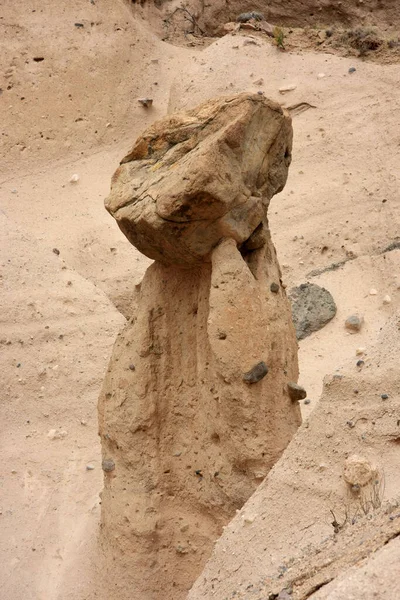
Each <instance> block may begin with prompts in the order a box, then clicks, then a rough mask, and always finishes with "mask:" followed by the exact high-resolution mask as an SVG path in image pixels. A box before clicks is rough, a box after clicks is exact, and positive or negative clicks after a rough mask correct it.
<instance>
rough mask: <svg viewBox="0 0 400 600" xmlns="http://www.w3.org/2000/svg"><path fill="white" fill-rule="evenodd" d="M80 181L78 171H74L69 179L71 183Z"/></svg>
mask: <svg viewBox="0 0 400 600" xmlns="http://www.w3.org/2000/svg"><path fill="white" fill-rule="evenodd" d="M78 181H79V175H78V173H74V174H73V175H72V177H71V179H70V180H69V182H70V183H77V182H78Z"/></svg>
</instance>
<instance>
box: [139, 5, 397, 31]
mask: <svg viewBox="0 0 400 600" xmlns="http://www.w3.org/2000/svg"><path fill="white" fill-rule="evenodd" d="M139 4H140V7H141V9H142V10H141V12H143V6H144V10H145V14H146V16H147V18H149V19H154V18H156V19H157V18H158V19H161V18H165V17H167V18H168V19H171V16H172V18H173V17H174V16H176V15H177V8H176V6H175V5H173V6H172V7H171V6H170V3H169V2H167V0H147V1H146V0H145V1H141V2H140V3H134V6H135V8H136V9H137V7H138V5H139ZM185 7H186V9H187V10H188V11H189V13H188V16H189V15H191V16H192V17H194V21H193V18H191V19H189V18H187V19H186V23H184V20H183V18H182V16H181V15H180V12H179V9H178V16H181V18H182V25H184V26H185V30H186V31H192V30H194V31H195V32H198V31H200V30H197V29H196V27H200V29H201V31H206V32H208V33H213V32H215V31H216V30H217V29H218V26H219V25H221V23H227V22H228V21H235V20H236V19H237V17H238V16H240V15H241V14H242V13H246V12H247V11H251V12H254V11H256V12H257V13H259V14H262V15H263V16H264V17H265V19H266V20H267V21H269V22H270V23H277V24H279V25H287V26H299V27H304V26H306V25H313V24H315V23H325V24H327V25H328V24H329V25H333V24H342V25H347V26H353V27H360V26H365V25H378V26H381V27H385V26H389V27H396V25H397V26H398V25H399V24H400V15H399V11H398V9H397V5H396V2H394V1H393V0H392V1H390V2H384V1H383V0H361V1H360V0H348V1H346V2H330V1H324V2H321V1H320V0H287V1H286V2H282V1H281V0H271V1H269V2H268V3H266V2H265V0H230V1H229V2H226V0H214V1H213V2H205V0H189V1H188V2H185ZM181 10H182V9H181ZM248 14H250V13H248Z"/></svg>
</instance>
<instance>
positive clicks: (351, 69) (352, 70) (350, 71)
mask: <svg viewBox="0 0 400 600" xmlns="http://www.w3.org/2000/svg"><path fill="white" fill-rule="evenodd" d="M356 70H357V69H356V68H355V67H350V69H349V73H355V71H356Z"/></svg>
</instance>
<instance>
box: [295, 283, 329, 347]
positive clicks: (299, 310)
mask: <svg viewBox="0 0 400 600" xmlns="http://www.w3.org/2000/svg"><path fill="white" fill-rule="evenodd" d="M289 298H290V301H291V303H292V315H293V322H294V326H295V328H296V336H297V339H298V340H302V339H304V338H305V337H307V336H308V335H310V334H311V333H313V332H314V331H318V330H319V329H322V327H325V325H326V324H327V323H329V321H331V320H332V319H333V317H334V316H335V315H336V304H335V301H334V299H333V297H332V294H331V293H330V292H328V290H326V289H325V288H323V287H320V286H319V285H316V284H315V283H302V284H301V285H299V286H298V287H295V288H292V289H291V290H290V292H289Z"/></svg>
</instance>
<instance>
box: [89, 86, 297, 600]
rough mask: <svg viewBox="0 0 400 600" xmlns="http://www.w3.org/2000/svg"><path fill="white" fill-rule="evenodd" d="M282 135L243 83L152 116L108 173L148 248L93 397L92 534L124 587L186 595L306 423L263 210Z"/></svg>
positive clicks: (285, 129)
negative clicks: (96, 421) (96, 493)
mask: <svg viewBox="0 0 400 600" xmlns="http://www.w3.org/2000/svg"><path fill="white" fill-rule="evenodd" d="M291 142H292V129H291V121H290V117H289V115H288V113H287V112H286V111H285V110H284V109H282V108H281V107H280V106H279V105H277V104H275V103H273V102H270V101H269V100H267V99H266V98H265V97H264V96H262V95H258V94H240V95H237V96H232V97H227V98H222V99H218V100H213V101H210V102H207V103H206V104H204V105H202V106H199V107H197V108H196V109H194V110H191V111H188V112H186V113H181V114H176V115H172V116H168V117H166V118H164V119H163V120H161V121H158V122H157V123H155V124H154V125H153V126H151V127H150V128H149V129H148V130H147V131H145V132H144V133H143V135H142V136H141V137H140V138H139V139H138V140H137V142H136V143H135V145H134V147H133V149H132V150H131V152H130V153H129V154H128V155H127V156H126V157H125V158H124V159H123V160H122V161H121V165H120V167H119V168H118V169H117V171H116V173H115V175H114V176H113V179H112V186H111V193H110V195H109V197H108V198H107V200H106V207H107V209H108V211H109V212H110V213H111V214H112V215H113V216H114V217H115V219H116V220H117V222H118V225H119V226H120V228H121V230H122V231H123V232H124V233H125V235H126V236H127V237H128V239H129V240H130V241H131V242H132V244H134V245H135V246H136V247H137V248H138V249H139V250H140V251H142V252H143V253H144V254H146V255H147V256H149V257H150V258H153V259H154V260H155V262H154V264H152V265H151V266H150V268H149V269H148V270H147V272H146V274H145V277H144V279H143V282H142V285H141V289H140V298H139V302H138V307H137V310H136V311H135V314H134V315H133V316H132V318H131V319H130V321H129V322H128V324H127V326H126V327H125V329H124V330H123V332H122V333H121V334H120V335H119V336H118V338H117V341H116V343H115V347H114V351H113V355H112V358H111V362H110V366H109V369H108V373H107V376H106V379H105V383H104V387H103V391H102V394H101V397H100V402H99V417H100V435H101V442H102V451H103V468H104V471H105V486H104V491H103V493H102V536H101V538H102V544H103V548H104V551H105V554H106V556H107V559H108V560H109V561H110V562H111V563H112V564H113V569H110V573H109V574H108V575H107V576H108V577H109V578H110V581H111V585H114V586H120V587H121V588H124V589H125V590H126V592H125V593H126V597H127V598H128V597H129V598H130V597H131V595H130V589H134V590H135V595H136V597H139V596H138V591H140V593H141V595H140V598H141V599H142V600H155V599H158V598H161V597H163V598H171V599H172V598H174V599H175V600H176V599H178V598H183V597H184V596H185V594H186V593H187V590H188V589H189V588H190V586H191V584H192V583H193V581H194V579H195V578H196V576H198V575H199V573H200V572H201V570H202V568H203V566H204V563H205V560H206V559H207V558H208V556H209V554H210V552H211V549H212V545H213V543H214V541H215V540H216V539H217V537H218V536H219V535H221V532H222V527H223V525H224V524H226V523H227V522H228V521H229V520H230V519H231V518H232V517H233V515H234V514H235V511H236V510H237V509H239V508H240V507H241V506H242V505H243V504H244V502H245V501H246V500H247V499H248V498H249V496H250V495H251V494H252V493H253V491H254V490H255V488H256V487H257V486H258V485H259V483H260V482H261V481H262V480H263V479H264V477H265V476H266V475H267V473H268V471H269V470H270V469H271V467H272V466H273V464H274V463H275V462H276V461H277V459H278V458H279V456H280V455H281V454H282V452H283V450H284V449H285V447H286V446H287V444H288V443H289V441H290V439H291V438H292V436H293V434H294V433H295V431H296V430H297V428H298V426H299V424H300V421H301V417H300V410H299V406H298V403H297V402H294V401H293V400H292V399H291V397H290V395H289V388H288V384H289V383H293V382H296V381H297V377H298V364H297V342H296V335H295V330H294V327H293V325H292V322H291V312H290V306H289V304H288V301H287V298H286V294H285V290H284V288H283V286H282V285H281V283H280V277H281V274H280V268H279V264H278V261H277V258H276V253H275V249H274V246H273V244H272V241H271V237H270V232H269V229H268V220H267V209H268V205H269V202H270V200H271V198H272V196H273V195H274V194H276V193H277V192H279V191H281V190H282V188H283V187H284V185H285V182H286V178H287V172H288V167H289V164H290V159H291ZM272 284H274V286H273V288H274V289H275V288H276V287H277V286H278V289H277V290H275V291H274V292H272V291H271V286H272ZM121 570H122V572H123V573H124V581H123V582H121V581H120V580H119V578H120V573H121ZM127 581H128V584H127ZM129 581H130V582H131V586H130V585H129ZM120 593H121V592H120Z"/></svg>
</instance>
